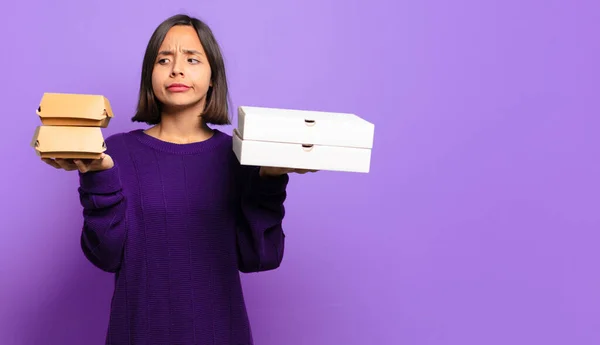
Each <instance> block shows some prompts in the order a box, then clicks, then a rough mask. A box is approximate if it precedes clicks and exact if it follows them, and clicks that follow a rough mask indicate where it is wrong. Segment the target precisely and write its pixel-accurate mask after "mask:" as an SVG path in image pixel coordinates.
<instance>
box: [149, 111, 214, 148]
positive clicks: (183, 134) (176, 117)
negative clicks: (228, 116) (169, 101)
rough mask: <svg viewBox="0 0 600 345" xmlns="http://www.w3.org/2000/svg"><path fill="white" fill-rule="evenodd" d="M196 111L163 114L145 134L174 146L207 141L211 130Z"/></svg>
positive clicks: (210, 135)
mask: <svg viewBox="0 0 600 345" xmlns="http://www.w3.org/2000/svg"><path fill="white" fill-rule="evenodd" d="M199 113H200V112H199V110H198V109H187V110H182V111H175V112H163V113H162V114H161V120H160V123H159V124H157V125H156V126H154V127H151V128H149V129H147V130H146V131H145V132H146V134H148V135H150V136H153V137H155V138H158V139H160V140H162V141H167V142H171V143H175V144H190V143H195V142H200V141H204V140H207V139H209V138H210V137H212V135H213V130H212V129H211V128H210V127H208V125H207V124H206V123H205V122H204V120H203V119H202V117H200V116H199V115H198V114H199Z"/></svg>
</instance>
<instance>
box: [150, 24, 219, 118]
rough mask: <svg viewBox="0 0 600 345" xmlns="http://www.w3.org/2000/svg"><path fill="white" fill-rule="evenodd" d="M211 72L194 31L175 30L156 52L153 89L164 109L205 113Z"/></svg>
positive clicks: (169, 33) (189, 29)
mask: <svg viewBox="0 0 600 345" xmlns="http://www.w3.org/2000/svg"><path fill="white" fill-rule="evenodd" d="M210 79H211V69H210V66H209V63H208V59H207V58H206V53H205V51H204V48H203V47H202V44H201V43H200V39H199V38H198V34H197V33H196V30H195V29H194V28H193V27H191V26H174V27H173V28H171V29H170V30H169V32H168V33H167V35H166V37H165V39H164V41H163V43H162V45H161V46H160V48H159V50H158V56H157V58H156V61H155V64H154V69H153V72H152V88H153V90H154V94H155V95H156V98H157V99H158V100H159V101H160V102H161V103H162V105H163V109H164V110H167V111H173V110H178V109H186V108H190V107H199V109H200V111H202V110H203V109H204V105H205V102H206V93H207V92H208V88H209V86H212V85H211V81H210Z"/></svg>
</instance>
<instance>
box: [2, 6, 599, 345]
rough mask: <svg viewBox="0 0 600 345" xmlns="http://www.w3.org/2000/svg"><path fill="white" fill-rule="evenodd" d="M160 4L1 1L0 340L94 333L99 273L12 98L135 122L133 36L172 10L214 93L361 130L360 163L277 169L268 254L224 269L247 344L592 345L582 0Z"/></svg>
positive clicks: (590, 108)
mask: <svg viewBox="0 0 600 345" xmlns="http://www.w3.org/2000/svg"><path fill="white" fill-rule="evenodd" d="M168 3H169V1H148V0H145V1H137V2H134V1H127V2H126V1H114V2H107V1H86V2H84V1H79V0H77V1H75V0H73V1H61V2H60V3H57V4H51V2H50V1H12V2H6V3H3V4H2V5H1V7H2V9H1V10H0V26H1V28H2V32H3V40H2V51H1V53H0V63H1V65H0V66H1V68H2V86H1V87H2V89H3V90H2V94H1V95H0V97H1V104H2V107H3V109H2V112H3V119H4V121H3V124H2V135H1V136H0V148H2V157H3V162H2V163H3V164H4V168H3V169H2V170H1V172H0V174H1V175H0V176H1V183H2V185H1V188H0V190H1V191H2V198H1V199H0V202H1V208H0V212H2V216H1V217H0V229H1V234H2V238H1V240H0V279H1V283H0V344H5V345H25V344H27V345H30V344H31V345H33V344H35V345H40V344H44V345H54V344H56V345H81V344H86V345H87V344H90V345H92V344H101V343H103V340H104V334H105V329H106V325H107V317H108V308H109V302H110V297H111V292H112V275H109V274H106V273H102V272H100V271H99V270H97V269H95V268H93V267H92V266H91V264H89V263H88V262H87V261H85V259H84V257H83V255H82V253H81V251H80V249H79V231H80V226H81V210H80V206H79V203H78V199H77V193H76V188H77V178H76V174H74V173H66V172H62V171H54V170H53V169H52V168H50V167H48V166H45V165H43V164H42V163H41V162H40V161H39V160H38V159H37V158H36V156H35V155H34V152H33V150H32V149H31V148H30V147H29V146H28V145H29V141H30V139H31V136H32V134H33V131H34V128H35V126H37V125H38V124H39V119H38V118H37V117H36V115H35V112H34V111H35V109H36V107H37V103H38V102H39V100H40V97H41V95H42V93H43V92H45V91H50V92H77V93H100V94H104V95H106V96H107V97H109V99H110V101H111V102H112V104H113V107H114V110H115V112H116V118H115V119H114V121H113V122H112V123H111V126H110V128H108V129H107V130H106V131H105V135H110V134H112V133H115V132H120V131H125V130H130V129H133V128H137V127H136V125H134V124H132V123H130V121H129V118H130V117H131V115H132V112H133V110H134V105H135V101H136V96H137V91H138V83H139V70H140V66H141V62H142V56H143V52H144V49H145V46H146V43H147V40H148V38H149V37H150V34H151V33H152V30H153V29H154V28H155V26H156V25H158V23H159V22H160V21H162V20H163V19H165V18H166V17H167V16H170V15H172V14H174V13H176V12H178V11H181V10H183V11H186V12H189V13H190V14H193V15H198V16H200V17H201V18H203V19H205V20H206V21H207V22H208V23H209V24H210V25H211V26H212V27H213V29H214V31H215V33H216V35H217V37H218V39H219V41H220V43H221V44H222V46H223V49H224V53H225V56H226V59H227V66H228V73H229V76H230V81H231V90H232V97H233V101H234V105H235V106H238V105H264V106H273V107H289V108H302V109H318V110H330V111H349V112H355V113H357V114H359V115H361V116H363V117H364V118H366V119H368V120H370V121H372V122H374V123H375V125H376V133H375V148H374V153H373V161H372V172H371V173H370V174H367V175H364V174H349V173H331V172H321V173H318V174H314V175H310V176H293V179H292V183H291V186H290V190H289V195H290V197H289V202H288V203H287V205H288V216H287V219H286V223H285V226H286V231H287V234H288V237H287V240H288V242H287V243H288V245H287V254H286V257H285V260H284V264H283V266H282V267H281V269H279V270H277V271H275V272H268V273H264V274H258V275H246V276H244V283H245V285H244V286H245V292H246V295H247V300H248V308H249V312H250V316H251V318H252V324H253V328H254V334H255V338H256V343H257V345H258V344H259V345H281V344H285V345H300V344H302V345H304V344H310V345H330V344H345V345H358V344H360V345H367V344H369V345H370V344H411V345H425V344H428V345H429V344H434V345H483V344H485V345H506V344H511V345H513V344H514V345H516V344H527V345H530V344H545V345H554V344H557V345H558V344H561V345H565V344H577V345H587V344H590V345H591V344H599V343H600V251H598V247H599V246H600V232H599V226H600V209H599V202H600V197H599V195H600V183H599V182H598V178H599V175H600V164H599V163H598V155H599V154H600V151H599V148H598V147H599V144H600V137H599V135H598V127H599V125H600V121H599V120H598V116H599V114H600V112H599V110H600V107H599V103H600V101H599V100H600V95H599V82H598V81H599V80H600V73H599V70H600V68H599V67H598V64H599V63H600V54H599V48H598V47H600V39H598V32H599V31H598V29H599V28H598V26H599V24H598V23H600V5H598V2H597V1H592V0H589V1H585V0H579V1H572V0H564V1H559V0H543V1H542V0H539V1H534V0H527V1H524V0H510V1H507V0H502V1H501V0H497V1H496V0H495V1H492V0H488V1H480V0H470V1H469V0H459V1H445V0H428V1H427V0H421V1H392V0H389V1H372V2H369V1H350V0H345V1H341V0H338V1H335V0H311V1H307V0H304V1H280V0H277V1H276V0H272V1H241V0H240V1H235V2H234V1H178V2H177V5H168ZM9 30H10V31H13V32H12V33H9ZM227 131H228V132H230V131H231V127H229V128H227Z"/></svg>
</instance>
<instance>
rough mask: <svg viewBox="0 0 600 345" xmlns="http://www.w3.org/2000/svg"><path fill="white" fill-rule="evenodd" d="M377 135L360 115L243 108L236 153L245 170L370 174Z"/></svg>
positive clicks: (234, 144)
mask: <svg viewBox="0 0 600 345" xmlns="http://www.w3.org/2000/svg"><path fill="white" fill-rule="evenodd" d="M374 130H375V126H374V124H372V123H370V122H368V121H366V120H364V119H362V118H360V117H359V116H357V115H355V114H349V113H334V112H323V111H308V110H295V109H280V108H265V107H249V106H241V107H239V108H238V126H237V128H236V129H235V130H234V132H233V150H234V152H235V154H236V156H237V158H238V160H239V161H240V163H241V164H242V165H254V166H272V167H284V168H294V169H310V170H330V171H345V172H361V173H368V172H369V170H370V165H371V150H372V148H373V137H374Z"/></svg>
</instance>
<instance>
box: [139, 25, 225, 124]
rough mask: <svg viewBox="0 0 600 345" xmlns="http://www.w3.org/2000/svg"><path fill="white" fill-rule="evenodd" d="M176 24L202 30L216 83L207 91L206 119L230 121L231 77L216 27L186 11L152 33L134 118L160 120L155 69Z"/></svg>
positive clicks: (204, 114) (152, 122) (141, 120)
mask: <svg viewBox="0 0 600 345" xmlns="http://www.w3.org/2000/svg"><path fill="white" fill-rule="evenodd" d="M176 25H187V26H191V27H193V28H194V29H195V30H196V32H197V33H198V38H200V43H201V44H202V47H203V48H204V51H205V52H206V58H207V59H208V63H209V64H210V68H211V71H212V75H211V82H212V87H210V88H209V89H208V92H207V94H206V106H205V108H204V111H203V113H202V114H198V115H202V119H203V120H204V122H205V123H207V124H215V125H228V124H230V123H231V120H230V118H229V91H228V87H227V77H226V74H225V62H224V61H223V55H222V54H221V49H220V48H219V44H218V43H217V40H216V39H215V37H214V35H213V33H212V30H211V29H210V28H209V27H208V25H206V24H205V23H204V22H202V21H201V20H199V19H197V18H193V17H190V16H188V15H185V14H178V15H174V16H172V17H170V18H167V19H166V20H165V21H164V22H162V23H161V24H160V25H159V26H158V27H157V28H156V30H154V33H153V34H152V37H150V41H149V42H148V46H147V47H146V53H145V54H144V61H143V63H142V78H141V82H140V93H139V99H138V105H137V109H136V113H135V116H133V118H132V119H131V121H133V122H145V123H147V124H149V125H155V124H158V123H160V113H161V104H160V102H159V101H158V100H157V99H156V96H155V95H154V91H153V89H152V71H153V69H154V64H155V61H156V57H157V56H158V50H159V49H160V46H161V44H162V42H163V40H164V39H165V36H166V35H167V32H168V31H169V30H170V29H171V28H172V27H173V26H176Z"/></svg>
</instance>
